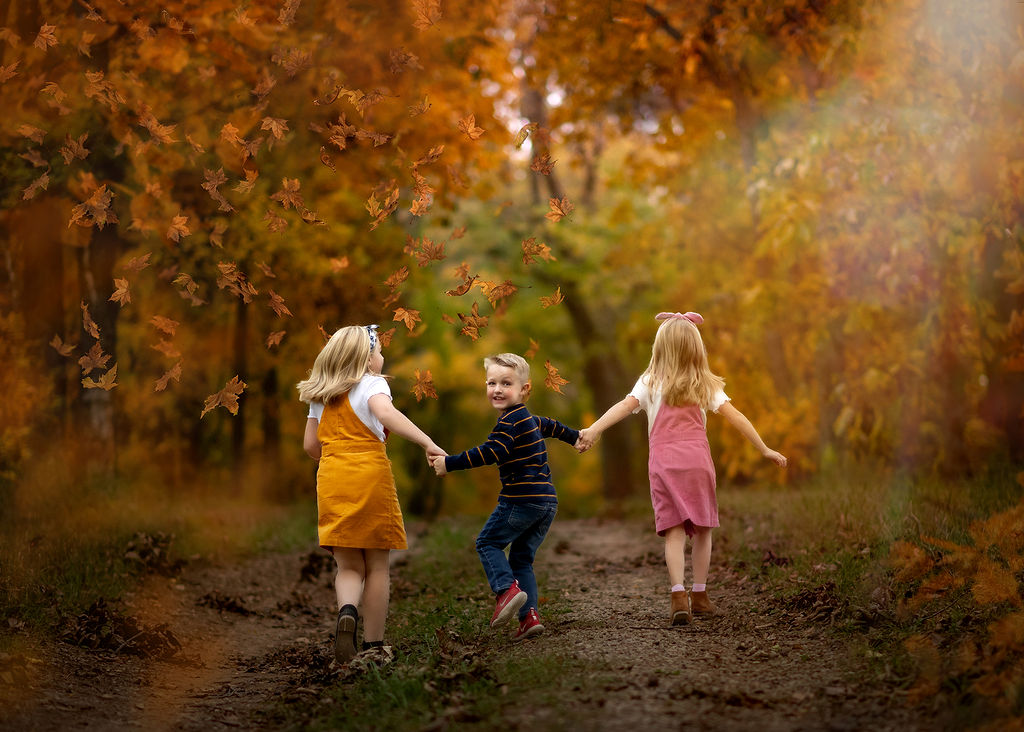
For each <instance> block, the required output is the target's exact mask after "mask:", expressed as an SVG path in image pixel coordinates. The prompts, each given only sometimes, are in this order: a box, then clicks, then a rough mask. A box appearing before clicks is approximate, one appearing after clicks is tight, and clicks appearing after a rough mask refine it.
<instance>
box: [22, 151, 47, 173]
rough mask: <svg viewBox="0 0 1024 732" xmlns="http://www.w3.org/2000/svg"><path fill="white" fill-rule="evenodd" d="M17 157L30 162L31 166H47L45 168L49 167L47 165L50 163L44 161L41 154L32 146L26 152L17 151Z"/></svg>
mask: <svg viewBox="0 0 1024 732" xmlns="http://www.w3.org/2000/svg"><path fill="white" fill-rule="evenodd" d="M18 157H19V158H24V159H25V160H27V161H29V162H30V163H32V167H33V168H47V169H49V167H50V164H49V163H48V162H46V161H45V160H43V156H42V155H40V154H39V151H38V150H36V149H35V148H34V147H33V148H29V149H28V150H27V151H26V152H23V153H18Z"/></svg>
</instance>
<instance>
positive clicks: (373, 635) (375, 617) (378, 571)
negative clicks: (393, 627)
mask: <svg viewBox="0 0 1024 732" xmlns="http://www.w3.org/2000/svg"><path fill="white" fill-rule="evenodd" d="M363 554H364V556H365V559H366V591H365V593H364V596H363V640H364V641H366V642H371V641H379V640H384V624H385V622H386V621H387V617H388V598H389V597H390V595H391V566H390V559H391V550H390V549H364V550H363Z"/></svg>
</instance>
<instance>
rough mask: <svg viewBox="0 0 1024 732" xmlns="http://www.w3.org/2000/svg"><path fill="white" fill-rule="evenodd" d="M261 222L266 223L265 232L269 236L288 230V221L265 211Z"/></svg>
mask: <svg viewBox="0 0 1024 732" xmlns="http://www.w3.org/2000/svg"><path fill="white" fill-rule="evenodd" d="M263 220H264V221H266V222H267V231H269V232H270V233H271V234H279V233H281V232H282V231H284V230H285V229H287V228H288V221H287V220H286V219H284V218H283V217H281V216H278V215H277V214H276V213H274V212H273V211H271V210H270V209H269V208H268V209H267V214H266V215H265V216H264V217H263Z"/></svg>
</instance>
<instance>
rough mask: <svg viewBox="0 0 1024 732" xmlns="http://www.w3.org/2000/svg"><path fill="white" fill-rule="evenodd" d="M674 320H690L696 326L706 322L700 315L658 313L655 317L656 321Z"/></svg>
mask: <svg viewBox="0 0 1024 732" xmlns="http://www.w3.org/2000/svg"><path fill="white" fill-rule="evenodd" d="M674 318H678V319H679V320H689V321H690V322H691V323H693V324H694V325H700V324H701V323H703V322H704V318H702V317H701V315H700V313H658V314H657V315H655V316H654V319H655V320H672V319H674Z"/></svg>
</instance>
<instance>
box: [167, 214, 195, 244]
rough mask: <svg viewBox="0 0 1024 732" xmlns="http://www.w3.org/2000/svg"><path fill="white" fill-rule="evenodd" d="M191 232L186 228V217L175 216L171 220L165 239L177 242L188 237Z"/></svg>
mask: <svg viewBox="0 0 1024 732" xmlns="http://www.w3.org/2000/svg"><path fill="white" fill-rule="evenodd" d="M191 233H192V231H191V230H190V229H189V228H188V216H181V215H178V216H175V217H174V218H173V219H171V225H170V227H169V228H168V229H167V238H168V239H170V240H171V241H179V240H180V239H181V237H183V236H189V235H190V234H191Z"/></svg>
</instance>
